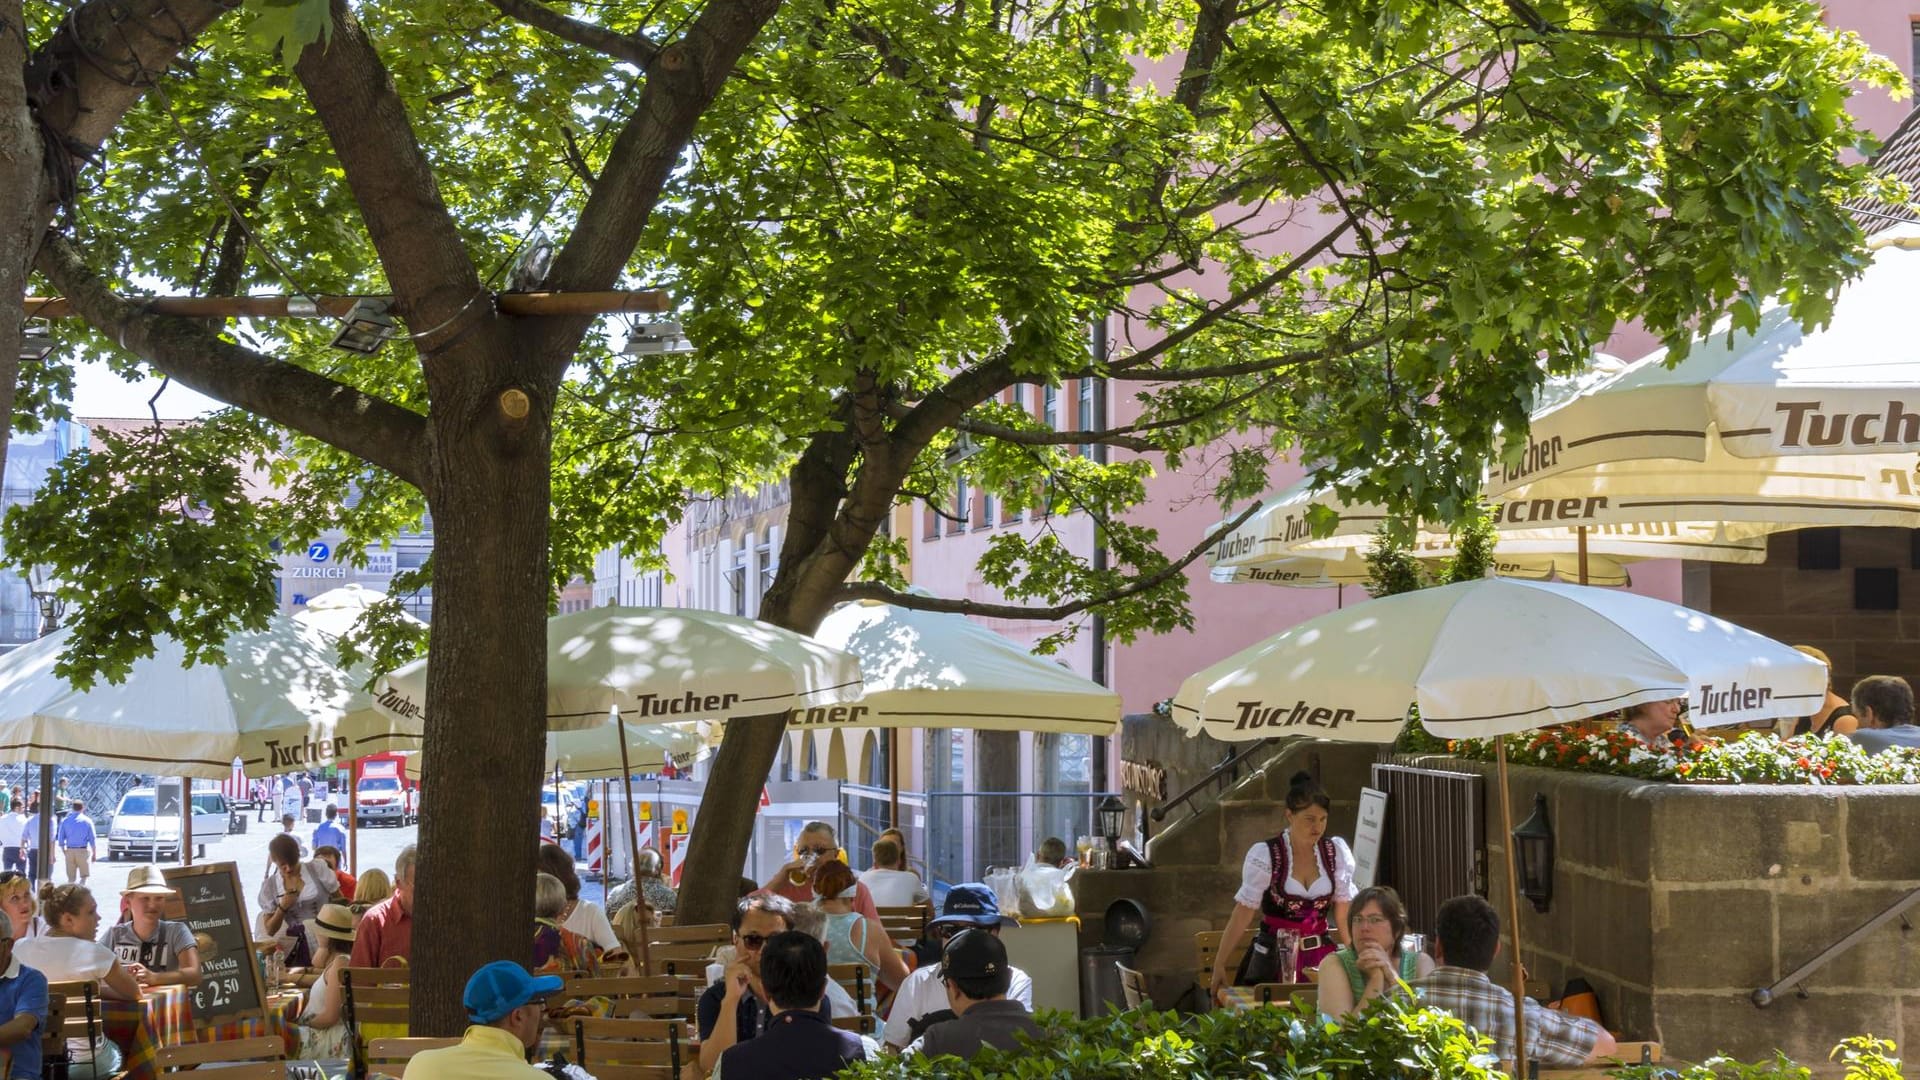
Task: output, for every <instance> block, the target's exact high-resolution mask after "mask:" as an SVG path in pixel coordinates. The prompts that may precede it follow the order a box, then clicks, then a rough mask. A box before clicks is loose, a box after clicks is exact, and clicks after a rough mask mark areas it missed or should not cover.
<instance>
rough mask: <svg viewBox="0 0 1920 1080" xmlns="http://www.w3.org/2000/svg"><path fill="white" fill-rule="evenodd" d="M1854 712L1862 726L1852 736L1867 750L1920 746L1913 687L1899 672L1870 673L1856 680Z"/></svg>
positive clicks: (1919, 747)
mask: <svg viewBox="0 0 1920 1080" xmlns="http://www.w3.org/2000/svg"><path fill="white" fill-rule="evenodd" d="M1853 714H1854V715H1855V716H1857V717H1859V718H1860V726H1859V727H1858V728H1856V729H1855V730H1854V732H1853V734H1852V735H1851V736H1849V738H1851V739H1852V740H1853V741H1854V742H1855V743H1858V744H1859V746H1860V749H1862V750H1865V751H1866V752H1867V753H1869V754H1877V753H1879V752H1880V751H1882V750H1886V749H1889V748H1891V747H1896V746H1899V747H1905V748H1907V749H1910V750H1912V749H1920V727H1915V726H1914V723H1913V687H1911V686H1909V685H1908V684H1907V680H1905V679H1903V678H1901V677H1900V676H1898V675H1869V676H1867V677H1866V678H1864V679H1861V680H1860V681H1859V682H1857V683H1854V684H1853Z"/></svg>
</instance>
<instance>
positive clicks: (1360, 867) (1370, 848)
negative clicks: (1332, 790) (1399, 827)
mask: <svg viewBox="0 0 1920 1080" xmlns="http://www.w3.org/2000/svg"><path fill="white" fill-rule="evenodd" d="M1386 827H1387V793H1386V792H1384V791H1375V790H1374V789H1373V788H1361V789H1360V821H1359V824H1358V825H1356V826H1354V830H1353V887H1354V888H1355V889H1365V888H1367V887H1369V886H1371V885H1372V884H1373V883H1374V881H1375V879H1376V878H1377V877H1378V875H1379V871H1380V838H1381V836H1382V835H1384V833H1385V832H1386Z"/></svg>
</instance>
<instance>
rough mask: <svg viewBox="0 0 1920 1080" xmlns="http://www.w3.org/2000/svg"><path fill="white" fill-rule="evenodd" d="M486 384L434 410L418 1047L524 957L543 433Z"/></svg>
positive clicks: (503, 390)
mask: <svg viewBox="0 0 1920 1080" xmlns="http://www.w3.org/2000/svg"><path fill="white" fill-rule="evenodd" d="M472 351H475V352H478V351H481V350H472ZM463 359H466V358H463ZM472 359H474V360H475V361H476V365H475V368H476V370H479V369H480V368H481V365H480V364H479V363H477V361H479V357H472ZM496 370H497V369H496ZM474 381H475V382H480V381H483V380H481V379H475V380H474ZM484 381H488V382H491V383H492V385H491V386H485V387H481V386H475V387H473V388H472V390H471V391H470V392H468V393H464V394H461V395H459V399H457V400H452V401H448V400H445V399H444V398H442V399H436V400H435V402H434V410H433V416H434V419H433V422H432V436H431V441H432V444H433V445H432V449H431V451H430V453H431V455H432V459H431V464H430V470H431V480H430V483H429V485H428V505H429V506H430V507H431V509H432V512H433V534H434V549H433V606H434V618H433V620H432V629H431V630H430V634H431V637H430V639H429V656H430V657H431V662H430V666H429V668H428V671H427V717H426V741H425V746H426V748H427V749H426V751H425V753H424V754H423V757H422V762H421V764H422V766H423V774H422V780H421V793H420V794H421V811H420V851H421V853H422V856H423V857H422V858H421V859H420V861H419V863H418V868H419V869H418V874H419V878H418V885H417V899H416V900H415V902H414V913H415V918H414V925H415V927H416V928H417V929H416V930H415V935H414V940H413V957H412V962H411V963H412V967H413V970H414V987H415V990H414V994H413V1003H414V1004H413V1011H412V1024H413V1034H415V1035H425V1036H447V1035H458V1034H459V1033H460V1032H461V1031H462V1030H463V1029H464V1028H465V1026H466V1023H467V1021H466V1016H465V1010H464V1009H463V1008H462V1007H461V1004H460V999H461V992H462V990H463V989H464V987H465V986H466V982H467V978H468V977H469V976H470V975H472V974H473V971H474V969H476V968H478V967H479V966H480V965H482V964H485V963H487V962H489V961H493V960H517V961H519V962H521V963H526V962H527V961H528V960H529V959H530V958H531V955H532V952H531V950H532V941H533V891H532V888H531V883H532V881H533V875H534V858H535V851H536V846H537V844H538V841H539V821H538V814H539V809H540V774H541V763H542V761H543V760H544V758H545V754H546V728H547V724H546V716H547V707H546V706H547V671H546V664H547V630H546V627H547V605H548V600H549V598H550V595H551V591H552V590H551V588H550V585H549V582H548V579H547V515H548V500H549V495H550V492H549V472H548V470H549V465H550V458H551V452H552V444H551V437H552V433H551V429H550V428H549V426H548V417H549V415H550V413H549V411H548V408H547V406H546V404H545V403H544V402H542V403H539V404H534V403H533V402H532V401H530V399H529V397H527V396H524V395H525V392H524V391H522V390H520V389H516V388H514V387H513V386H512V385H511V383H509V382H507V381H504V380H500V381H495V380H484ZM539 396H543V395H539ZM515 412H518V414H519V415H518V416H517V417H516V416H515V415H513V414H514V413H515ZM508 883H511V884H512V887H503V886H505V885H507V884H508Z"/></svg>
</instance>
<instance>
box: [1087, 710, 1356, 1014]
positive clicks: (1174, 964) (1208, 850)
mask: <svg viewBox="0 0 1920 1080" xmlns="http://www.w3.org/2000/svg"><path fill="white" fill-rule="evenodd" d="M1378 751H1379V748H1378V747H1375V746H1367V745H1355V744H1351V743H1329V742H1317V741H1299V742H1290V743H1285V744H1282V745H1280V746H1279V747H1276V748H1275V752H1274V755H1273V756H1272V757H1271V758H1269V759H1268V760H1267V762H1266V763H1265V764H1264V765H1258V766H1256V767H1254V769H1253V771H1252V772H1250V773H1248V774H1247V775H1246V776H1244V777H1242V778H1241V779H1240V781H1239V782H1238V783H1236V784H1234V785H1233V786H1232V787H1230V788H1228V789H1227V790H1226V791H1224V792H1222V793H1220V795H1219V797H1218V798H1217V799H1215V800H1214V801H1213V802H1212V804H1211V805H1207V806H1204V807H1202V808H1201V809H1200V810H1199V811H1198V812H1197V813H1192V814H1186V813H1185V811H1184V810H1182V811H1177V812H1176V816H1179V820H1177V821H1175V822H1173V823H1172V824H1170V825H1168V826H1167V827H1166V831H1164V832H1162V833H1160V834H1158V835H1156V836H1155V837H1154V838H1153V839H1152V841H1151V842H1150V843H1149V844H1148V847H1147V857H1148V858H1149V859H1150V860H1151V861H1152V863H1153V868H1152V869H1150V870H1109V871H1081V872H1080V873H1078V874H1076V875H1074V896H1075V901H1076V906H1077V908H1078V910H1079V913H1080V920H1081V944H1082V945H1083V946H1085V945H1098V944H1100V943H1101V939H1102V935H1103V934H1104V932H1105V929H1106V927H1105V913H1106V909H1107V905H1108V904H1110V903H1112V902H1113V901H1114V900H1116V899H1118V898H1120V897H1123V896H1124V897H1129V898H1131V899H1133V900H1136V901H1139V902H1140V903H1141V904H1142V905H1144V906H1145V907H1146V909H1147V913H1148V915H1149V916H1150V917H1151V919H1152V930H1151V933H1150V934H1149V936H1148V938H1147V943H1146V946H1145V947H1144V948H1142V949H1141V950H1140V954H1139V956H1138V957H1137V958H1136V963H1135V966H1136V967H1137V968H1139V970H1140V971H1141V972H1142V973H1144V974H1145V975H1146V976H1147V985H1148V988H1149V990H1150V992H1151V994H1152V996H1153V1000H1154V1003H1155V1004H1156V1005H1158V1006H1160V1007H1161V1008H1174V1007H1179V1008H1185V1009H1195V1008H1198V1007H1199V1001H1200V998H1199V996H1198V995H1197V994H1194V993H1192V992H1191V987H1192V986H1193V981H1194V971H1195V968H1196V965H1197V962H1198V961H1197V951H1196V946H1195V944H1194V935H1195V934H1198V933H1200V932H1201V931H1203V930H1218V929H1220V928H1221V927H1223V926H1225V925H1226V921H1227V915H1228V914H1229V913H1230V912H1231V911H1232V908H1233V894H1234V892H1235V891H1236V890H1238V889H1239V887H1240V863H1241V860H1242V859H1243V858H1245V857H1246V853H1247V849H1248V848H1249V847H1251V846H1252V845H1253V844H1254V843H1256V842H1257V841H1260V840H1265V839H1267V838H1268V837H1270V836H1273V835H1274V834H1275V833H1277V832H1279V831H1280V830H1281V829H1282V828H1283V827H1285V805H1286V796H1287V785H1288V781H1289V780H1290V779H1291V778H1292V776H1293V774H1294V773H1296V772H1299V771H1300V770H1302V769H1306V770H1308V771H1311V772H1315V773H1317V774H1318V775H1319V777H1320V783H1321V785H1322V786H1323V787H1325V788H1326V789H1327V794H1328V796H1329V797H1330V798H1331V799H1332V802H1333V812H1332V821H1331V823H1330V826H1329V828H1330V830H1331V831H1332V832H1333V833H1335V834H1337V835H1339V836H1344V837H1347V838H1349V840H1351V838H1352V836H1353V826H1354V820H1355V818H1356V817H1357V816H1358V813H1359V800H1360V789H1361V788H1362V787H1363V786H1365V785H1366V783H1367V780H1368V776H1369V770H1370V769H1371V767H1372V765H1373V762H1374V761H1375V760H1377V758H1378V756H1379V755H1378ZM1180 815H1185V816H1180Z"/></svg>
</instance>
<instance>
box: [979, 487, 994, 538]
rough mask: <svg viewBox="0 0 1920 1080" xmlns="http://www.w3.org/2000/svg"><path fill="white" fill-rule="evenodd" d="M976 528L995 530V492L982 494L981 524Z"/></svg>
mask: <svg viewBox="0 0 1920 1080" xmlns="http://www.w3.org/2000/svg"><path fill="white" fill-rule="evenodd" d="M976 527H977V528H981V529H991V528H993V492H991V491H983V492H981V493H980V524H979V525H978V526H976Z"/></svg>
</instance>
